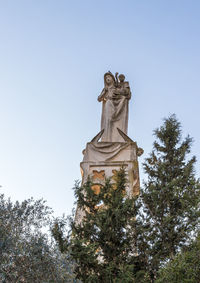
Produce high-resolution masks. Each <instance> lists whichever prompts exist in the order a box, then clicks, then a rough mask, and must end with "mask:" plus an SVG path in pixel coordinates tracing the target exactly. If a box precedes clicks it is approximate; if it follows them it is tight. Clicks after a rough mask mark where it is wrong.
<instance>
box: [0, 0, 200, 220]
mask: <svg viewBox="0 0 200 283" xmlns="http://www.w3.org/2000/svg"><path fill="white" fill-rule="evenodd" d="M199 15H200V1H198V0H196V1H195V0H190V1H189V0H188V1H186V0H168V1H164V0H146V1H143V0H138V1H135V0H129V1H128V0H127V1H126V0H124V1H118V0H115V1H108V0H107V1H106V0H105V1H104V0H101V1H98V0H90V1H89V0H84V1H83V0H80V1H74V0H73V1H72V0H71V1H67V0H65V1H64V0H63V1H61V0H54V1H53V0H32V1H31V0H28V1H27V0H23V1H22V0H17V1H16V0H4V1H3V0H0V97H1V109H0V184H1V185H2V188H1V192H3V193H5V195H6V196H11V198H12V199H13V200H16V199H18V200H23V199H25V198H28V197H30V196H33V197H34V198H40V197H43V198H44V199H46V200H47V202H48V204H49V205H50V206H51V207H53V209H54V210H55V213H56V214H57V215H58V214H62V213H64V212H65V213H67V214H68V213H70V211H71V208H72V206H73V202H74V197H73V191H72V189H71V188H72V187H73V184H74V180H76V179H80V169H79V163H80V161H81V160H82V150H83V149H84V147H85V145H86V143H87V142H88V141H90V140H91V139H92V138H93V137H94V136H95V135H96V134H97V133H98V132H99V130H100V116H101V104H100V103H98V102H97V96H98V95H99V93H100V92H101V90H102V88H103V74H104V73H105V72H106V71H108V70H110V71H112V72H113V73H115V72H119V73H124V74H125V75H126V79H127V80H128V81H129V82H130V85H131V89H132V94H133V96H132V100H131V102H130V115H129V136H130V137H131V138H132V139H133V140H135V141H137V143H138V145H139V146H140V147H143V149H144V151H145V153H144V155H143V157H141V158H140V163H141V162H142V161H143V159H144V158H145V157H147V155H148V153H149V152H150V151H151V148H152V142H153V140H154V138H153V137H152V131H153V129H155V128H156V127H158V126H160V125H161V124H162V118H163V117H166V116H168V115H169V114H171V113H176V115H177V118H178V119H179V120H180V121H181V123H182V125H183V132H184V135H186V134H188V133H189V134H190V135H191V136H192V137H194V141H195V142H194V146H193V154H196V155H197V158H198V162H197V166H196V168H197V175H198V176H199V175H200V174H199V171H200V130H199V128H200V127H199V124H200V114H199V112H200V110H199V109H200V81H199V73H200V17H199ZM142 178H143V174H142V169H141V179H142Z"/></svg>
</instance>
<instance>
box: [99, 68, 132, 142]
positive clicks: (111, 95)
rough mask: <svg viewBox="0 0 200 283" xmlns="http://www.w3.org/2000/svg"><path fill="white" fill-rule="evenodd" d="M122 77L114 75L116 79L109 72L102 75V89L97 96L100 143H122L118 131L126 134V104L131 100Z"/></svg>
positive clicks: (127, 84)
mask: <svg viewBox="0 0 200 283" xmlns="http://www.w3.org/2000/svg"><path fill="white" fill-rule="evenodd" d="M124 79H125V77H124V75H119V79H118V77H117V74H116V79H115V77H114V76H113V74H112V73H111V72H107V73H105V75H104V88H103V90H102V92H101V94H100V95H99V96H98V101H100V102H101V101H102V115H101V130H104V132H103V135H102V137H101V141H102V142H123V141H124V139H123V138H122V136H121V135H120V134H119V131H118V129H120V130H121V131H122V132H124V133H125V134H127V129H128V102H129V99H130V98H131V92H130V88H129V83H128V82H125V81H124Z"/></svg>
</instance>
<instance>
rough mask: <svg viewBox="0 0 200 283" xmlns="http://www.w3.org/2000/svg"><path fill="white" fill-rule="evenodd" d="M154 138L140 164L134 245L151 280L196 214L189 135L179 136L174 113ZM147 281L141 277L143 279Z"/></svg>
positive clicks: (182, 241)
mask: <svg viewBox="0 0 200 283" xmlns="http://www.w3.org/2000/svg"><path fill="white" fill-rule="evenodd" d="M154 135H155V137H156V140H155V142H154V144H153V150H152V152H151V153H150V156H149V157H148V158H146V160H145V162H144V164H143V168H144V171H145V173H146V174H147V177H148V178H147V180H146V181H145V182H144V187H143V189H142V190H141V195H140V198H139V200H138V203H137V208H138V212H139V213H140V216H138V218H137V222H136V231H137V248H138V254H139V256H138V261H139V266H140V269H141V272H142V270H143V272H144V274H146V272H147V274H148V276H149V277H148V278H149V279H148V280H149V281H147V282H154V281H155V279H156V277H157V271H158V269H159V267H160V266H162V265H163V264H165V262H167V261H169V260H171V259H173V258H174V256H175V255H176V254H177V252H178V251H180V248H181V247H183V246H186V245H187V243H188V241H189V239H190V237H191V236H192V235H193V236H194V235H195V232H196V230H197V225H198V222H199V216H200V209H199V203H200V183H199V180H198V179H196V178H195V170H194V164H195V162H196V158H195V157H194V156H193V157H192V158H188V154H189V153H190V151H191V144H192V138H191V137H189V136H187V137H186V138H185V139H184V140H182V135H181V125H180V122H179V121H177V119H176V116H175V115H171V116H170V117H169V118H167V119H164V124H163V125H162V126H161V127H160V128H158V129H156V130H155V131H154ZM142 282H145V281H142Z"/></svg>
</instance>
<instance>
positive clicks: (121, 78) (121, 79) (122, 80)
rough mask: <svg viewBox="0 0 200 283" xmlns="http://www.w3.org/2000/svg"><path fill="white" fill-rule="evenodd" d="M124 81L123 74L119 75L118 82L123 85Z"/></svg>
mask: <svg viewBox="0 0 200 283" xmlns="http://www.w3.org/2000/svg"><path fill="white" fill-rule="evenodd" d="M124 80H125V76H124V75H123V74H120V75H119V81H120V83H123V82H124Z"/></svg>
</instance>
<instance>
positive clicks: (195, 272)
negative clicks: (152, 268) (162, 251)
mask: <svg viewBox="0 0 200 283" xmlns="http://www.w3.org/2000/svg"><path fill="white" fill-rule="evenodd" d="M158 275H159V276H158V277H159V279H158V280H156V283H165V282H170V283H179V282H181V283H197V282H200V237H199V236H198V237H197V239H196V240H195V241H194V242H193V243H192V244H191V245H190V246H189V247H188V248H187V249H185V251H182V253H180V254H178V255H177V256H176V257H175V258H174V259H173V260H172V261H170V262H169V263H168V264H167V265H166V266H165V268H162V269H161V270H160V271H159V274H158Z"/></svg>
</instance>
